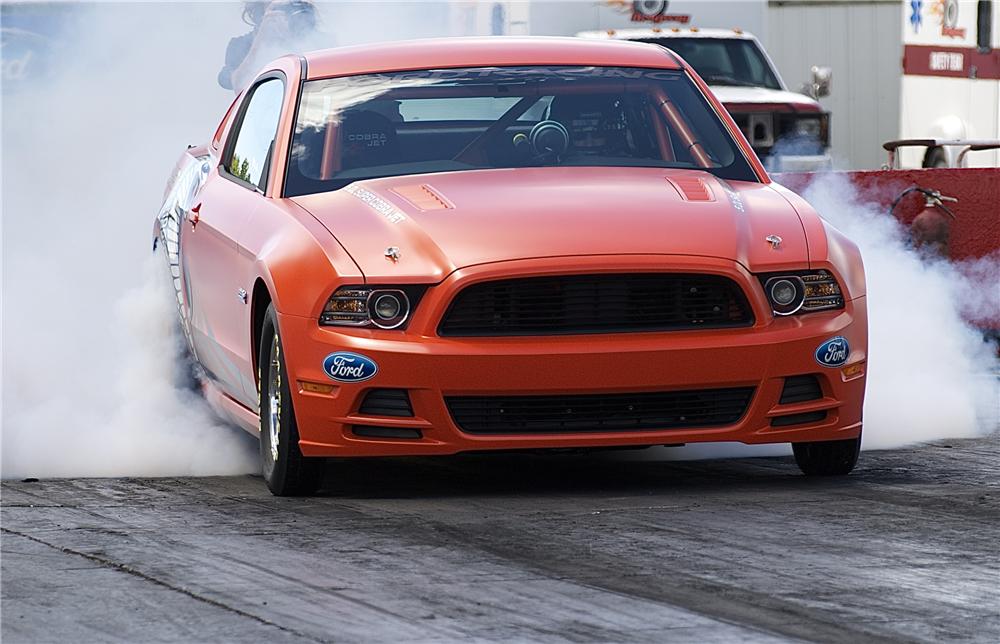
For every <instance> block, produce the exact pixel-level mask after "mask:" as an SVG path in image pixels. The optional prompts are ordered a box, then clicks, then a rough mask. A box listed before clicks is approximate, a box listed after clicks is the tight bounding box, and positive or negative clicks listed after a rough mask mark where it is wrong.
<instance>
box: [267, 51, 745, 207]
mask: <svg viewBox="0 0 1000 644" xmlns="http://www.w3.org/2000/svg"><path fill="white" fill-rule="evenodd" d="M538 166H614V167H621V166H633V167H656V168H661V167H662V168H696V169H704V170H707V171H708V172H711V173H713V174H716V175H717V176H719V177H722V178H726V179H739V180H746V181H756V180H757V177H756V175H755V174H754V172H753V170H752V169H751V167H750V165H749V163H748V162H747V160H746V158H745V157H744V156H743V154H742V152H741V151H740V149H739V147H738V146H737V144H736V143H735V141H734V140H733V139H732V137H731V136H730V135H729V133H728V132H727V131H726V130H725V128H724V126H723V124H722V122H721V121H720V120H719V118H718V117H717V116H716V114H715V112H713V111H712V109H711V107H710V106H709V105H708V103H707V102H706V101H705V98H704V97H703V96H702V94H701V93H700V92H699V91H698V89H697V88H696V87H695V85H694V83H693V82H692V81H691V79H690V78H689V77H688V76H687V75H686V74H685V73H684V72H681V71H675V70H662V69H626V68H614V67H540V66H531V67H488V68H486V67H484V68H464V69H441V70H424V71H413V72H396V73H390V74H379V75H366V76H349V77H344V78H332V79H325V80H314V81H309V82H307V83H305V85H304V88H303V90H302V96H301V98H300V104H299V109H298V117H297V122H296V126H295V132H294V135H293V139H292V149H291V155H290V158H289V163H288V169H287V178H286V182H285V185H286V188H285V195H286V196H290V197H291V196H296V195H303V194H311V193H315V192H325V191H330V190H337V189H339V188H342V187H344V186H346V185H347V184H349V183H351V182H353V181H357V180H360V179H371V178H376V177H389V176H399V175H407V174H423V173H428V172H452V171H459V170H476V169H488V168H516V167H538Z"/></svg>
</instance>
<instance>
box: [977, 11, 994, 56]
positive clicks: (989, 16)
mask: <svg viewBox="0 0 1000 644" xmlns="http://www.w3.org/2000/svg"><path fill="white" fill-rule="evenodd" d="M976 18H977V20H976V45H978V47H979V51H980V52H983V53H986V52H988V51H989V50H990V46H991V43H990V41H991V40H992V39H993V34H992V33H991V31H992V27H993V0H979V5H978V7H977V15H976Z"/></svg>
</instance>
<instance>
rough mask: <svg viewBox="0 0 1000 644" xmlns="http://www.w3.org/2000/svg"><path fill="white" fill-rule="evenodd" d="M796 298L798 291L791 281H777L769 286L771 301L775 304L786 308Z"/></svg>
mask: <svg viewBox="0 0 1000 644" xmlns="http://www.w3.org/2000/svg"><path fill="white" fill-rule="evenodd" d="M796 297H798V289H797V288H795V284H793V283H792V281H791V280H786V279H779V280H777V281H775V282H774V283H773V284H771V299H772V300H774V302H775V303H776V304H779V305H781V306H788V305H789V304H791V303H792V302H794V301H795V298H796Z"/></svg>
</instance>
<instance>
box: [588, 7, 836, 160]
mask: <svg viewBox="0 0 1000 644" xmlns="http://www.w3.org/2000/svg"><path fill="white" fill-rule="evenodd" d="M576 35H577V36H579V37H582V38H602V39H614V40H635V41H639V42H647V43H653V44H657V45H662V46H663V47H667V48H669V49H671V50H673V51H675V52H677V54H678V55H680V56H681V57H682V58H683V59H684V60H686V61H687V62H688V63H690V64H691V66H692V67H694V68H695V71H697V72H698V74H699V75H700V76H701V77H702V78H703V79H705V82H706V83H708V85H709V87H711V89H712V92H714V93H715V95H716V96H717V97H718V98H719V100H720V101H722V103H723V104H724V105H725V106H726V109H728V110H729V113H730V114H732V115H733V118H734V119H735V120H736V123H737V124H738V125H739V126H740V128H741V129H742V130H743V134H744V135H746V137H747V140H748V141H749V142H750V145H751V146H753V149H754V151H756V152H757V155H758V156H759V157H760V158H761V160H762V161H763V162H764V164H765V165H766V166H767V168H768V169H769V170H772V171H813V170H825V169H829V167H830V154H829V146H830V114H829V112H824V111H823V108H822V107H821V106H820V104H819V103H818V102H817V101H816V100H815V99H814V98H812V97H810V96H807V95H805V94H799V93H796V92H791V91H788V88H787V87H786V86H785V83H784V81H782V80H781V76H780V75H779V74H778V71H777V70H776V69H775V67H774V64H773V63H772V62H771V59H770V58H769V57H768V55H767V53H766V52H765V51H764V48H763V47H761V45H760V43H759V42H758V41H757V39H756V38H755V37H754V36H753V35H752V34H750V33H748V32H745V31H742V30H739V29H699V28H697V27H683V28H682V27H664V28H660V27H646V28H639V29H606V30H601V31H582V32H580V33H578V34H576ZM814 77H816V82H815V83H814V84H813V92H814V93H815V95H817V96H823V95H825V93H826V92H828V91H829V85H828V81H829V76H828V75H826V76H824V72H823V70H819V69H814Z"/></svg>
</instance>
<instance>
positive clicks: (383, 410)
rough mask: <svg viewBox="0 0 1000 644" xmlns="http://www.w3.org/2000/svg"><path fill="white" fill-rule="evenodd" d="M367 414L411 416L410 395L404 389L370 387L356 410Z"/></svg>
mask: <svg viewBox="0 0 1000 644" xmlns="http://www.w3.org/2000/svg"><path fill="white" fill-rule="evenodd" d="M358 411H360V412H361V413H362V414H366V415H369V416H412V415H413V407H412V406H411V405H410V395H409V393H407V391H406V390H405V389H372V390H371V391H369V392H368V393H367V394H365V399H364V400H363V401H362V403H361V408H360V409H359V410H358Z"/></svg>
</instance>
